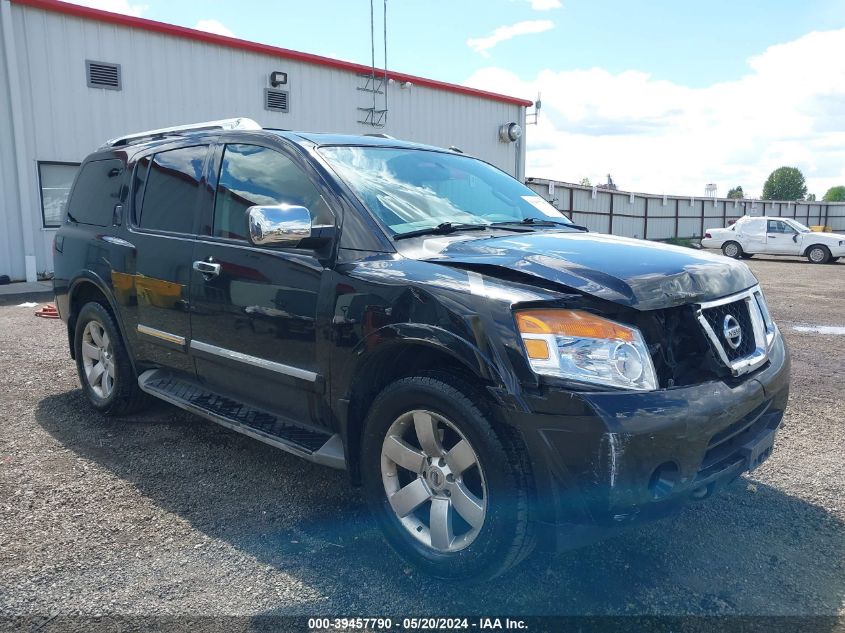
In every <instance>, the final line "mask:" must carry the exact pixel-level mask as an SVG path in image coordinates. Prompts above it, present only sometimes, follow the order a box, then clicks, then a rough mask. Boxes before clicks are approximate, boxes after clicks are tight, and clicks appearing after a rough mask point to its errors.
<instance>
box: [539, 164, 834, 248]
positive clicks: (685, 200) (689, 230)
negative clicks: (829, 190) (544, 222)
mask: <svg viewBox="0 0 845 633" xmlns="http://www.w3.org/2000/svg"><path fill="white" fill-rule="evenodd" d="M526 184H527V185H528V186H529V187H530V188H531V189H533V190H534V191H536V192H537V193H538V194H539V195H541V196H542V197H543V198H545V199H546V200H548V201H549V202H551V203H552V204H553V205H554V206H555V207H556V208H557V209H559V210H560V211H563V212H564V213H565V214H566V215H567V216H568V217H569V218H571V219H572V221H573V222H575V223H576V224H581V225H583V226H586V227H588V228H589V229H590V230H592V231H598V232H600V233H613V234H614V235H624V236H627V237H639V238H645V239H650V240H665V239H670V238H673V237H680V238H700V237H701V236H702V235H703V234H704V231H705V230H706V229H708V228H715V227H723V226H727V225H728V223H729V222H730V221H731V220H737V219H739V218H741V217H742V216H744V215H769V216H779V217H785V218H794V219H796V220H798V221H799V222H801V223H802V224H806V225H807V226H812V225H818V224H822V225H827V226H830V227H831V228H832V229H833V230H834V231H845V202H771V201H768V200H766V201H764V200H733V199H727V198H707V197H688V196H663V195H654V194H647V193H630V192H626V191H610V190H608V189H601V188H594V187H582V186H581V185H575V184H572V183H567V182H559V181H554V180H546V179H543V178H528V179H527V182H526Z"/></svg>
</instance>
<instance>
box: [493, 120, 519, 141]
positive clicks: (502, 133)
mask: <svg viewBox="0 0 845 633" xmlns="http://www.w3.org/2000/svg"><path fill="white" fill-rule="evenodd" d="M521 137H522V126H521V125H520V124H519V123H505V124H504V125H502V126H500V127H499V140H500V141H502V142H503V143H513V142H514V141H518V140H519V139H520V138H521Z"/></svg>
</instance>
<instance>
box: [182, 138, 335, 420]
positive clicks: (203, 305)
mask: <svg viewBox="0 0 845 633" xmlns="http://www.w3.org/2000/svg"><path fill="white" fill-rule="evenodd" d="M215 165H219V167H217V168H216V174H215V176H216V178H217V184H216V187H215V191H214V196H213V197H211V196H210V197H208V198H207V199H206V202H205V205H206V208H204V209H203V211H202V214H203V218H204V219H203V225H204V229H203V233H204V234H203V235H200V236H198V238H197V243H196V247H195V251H194V267H195V270H194V271H193V273H192V278H191V303H192V306H193V309H192V313H191V330H192V341H191V353H192V354H193V355H194V358H195V361H196V367H197V374H198V376H199V377H200V379H201V380H203V381H204V382H205V383H206V384H208V385H210V386H211V388H212V389H213V390H214V391H216V392H218V393H222V394H226V393H229V394H231V395H233V396H235V397H236V398H237V399H238V400H239V401H242V402H243V401H245V402H247V403H248V404H250V405H253V406H257V407H259V408H263V409H265V410H268V411H270V412H272V413H274V414H276V415H280V416H283V417H286V418H289V419H290V420H292V421H294V422H297V423H306V424H309V423H310V424H313V425H315V426H329V415H328V411H327V409H326V408H325V402H324V400H323V397H322V394H323V391H324V386H325V375H324V371H323V368H322V367H321V364H320V362H319V360H318V354H317V345H318V340H317V332H318V327H317V320H318V299H319V296H320V286H321V283H322V280H323V278H324V272H325V268H324V265H323V262H321V261H320V259H318V257H317V255H316V253H315V252H314V251H313V250H309V249H298V248H268V247H256V246H252V245H251V244H250V243H249V242H248V241H247V209H248V208H249V207H251V206H253V205H274V204H292V205H301V206H304V207H306V208H308V209H309V210H310V211H311V215H312V219H313V224H321V225H330V224H334V216H333V214H332V212H331V211H330V209H329V206H328V204H327V202H326V200H325V199H324V198H323V196H322V195H321V191H320V188H319V187H318V186H317V184H316V183H315V182H314V181H313V180H312V178H311V177H310V176H309V174H308V173H307V170H306V165H305V163H304V162H303V161H302V160H301V159H300V158H299V157H297V156H296V155H294V154H293V153H290V154H289V153H287V152H284V151H281V150H280V149H278V148H272V147H265V146H261V145H258V144H255V142H252V143H230V144H227V145H225V146H224V147H220V148H218V150H217V151H216V157H215ZM205 265H212V266H214V268H215V270H216V272H214V273H212V274H210V273H207V272H203V270H197V268H202V267H203V266H205Z"/></svg>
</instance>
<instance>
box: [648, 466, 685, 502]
mask: <svg viewBox="0 0 845 633" xmlns="http://www.w3.org/2000/svg"><path fill="white" fill-rule="evenodd" d="M679 474H680V468H678V465H677V464H676V463H675V462H664V463H662V464H660V466H658V467H657V468H655V469H654V472H652V473H651V477H650V478H649V481H648V489H649V491H650V492H651V496H652V498H653V499H654V500H655V501H659V500H660V499H665V498H666V497H668V496H669V495H670V494H672V490H674V488H675V486H676V485H677V483H678V476H679Z"/></svg>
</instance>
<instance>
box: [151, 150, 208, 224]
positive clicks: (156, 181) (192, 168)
mask: <svg viewBox="0 0 845 633" xmlns="http://www.w3.org/2000/svg"><path fill="white" fill-rule="evenodd" d="M207 149H208V148H207V146H205V145H201V146H197V147H183V148H181V149H174V150H170V151H169V152H160V153H158V154H156V155H155V156H154V157H153V159H152V161H151V162H150V168H149V172H148V173H147V184H146V186H145V187H144V201H143V203H142V205H141V214H140V217H139V218H138V224H139V226H141V227H142V228H145V229H155V230H157V231H171V232H173V233H192V232H193V230H194V212H195V209H196V202H197V189H198V188H199V182H200V177H201V176H202V168H203V163H204V162H205V155H206V153H207ZM136 176H137V174H136ZM136 184H137V182H136Z"/></svg>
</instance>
